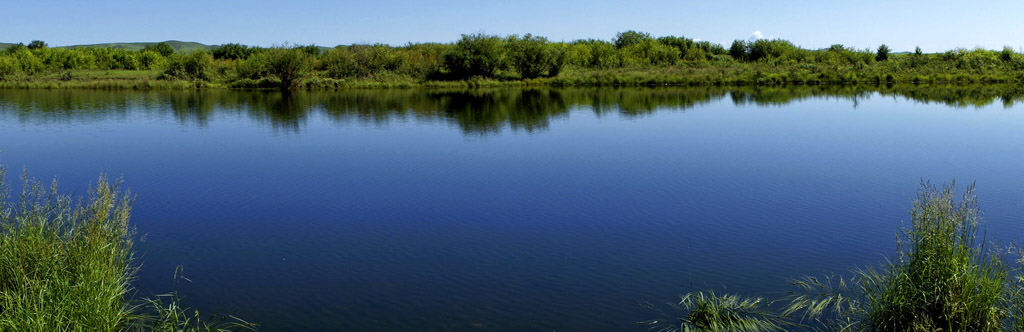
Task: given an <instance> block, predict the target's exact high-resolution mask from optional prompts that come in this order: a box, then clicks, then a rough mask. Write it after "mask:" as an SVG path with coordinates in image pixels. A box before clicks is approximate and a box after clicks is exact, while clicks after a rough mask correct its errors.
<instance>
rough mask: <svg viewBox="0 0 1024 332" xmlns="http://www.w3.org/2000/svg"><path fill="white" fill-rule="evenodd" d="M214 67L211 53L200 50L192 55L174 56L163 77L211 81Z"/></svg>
mask: <svg viewBox="0 0 1024 332" xmlns="http://www.w3.org/2000/svg"><path fill="white" fill-rule="evenodd" d="M212 67H213V56H212V55H210V52H207V51H203V50H199V51H193V52H192V53H188V54H182V55H177V56H172V57H171V58H170V63H169V64H168V65H167V69H165V70H164V73H163V75H162V77H164V78H179V79H195V80H208V79H210V76H209V70H210V69H211V68H212Z"/></svg>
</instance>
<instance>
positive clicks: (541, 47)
mask: <svg viewBox="0 0 1024 332" xmlns="http://www.w3.org/2000/svg"><path fill="white" fill-rule="evenodd" d="M508 45H509V47H508V49H509V52H508V53H509V55H510V59H511V61H512V67H513V68H515V70H516V71H517V72H519V76H520V77H522V78H537V77H540V76H541V75H549V76H557V75H558V72H559V71H561V69H562V65H563V63H564V62H565V53H564V51H563V50H562V49H561V48H558V47H554V46H552V45H550V44H549V43H548V40H547V38H544V37H537V36H533V35H530V34H527V35H525V36H523V37H521V38H520V37H519V36H511V37H509V38H508Z"/></svg>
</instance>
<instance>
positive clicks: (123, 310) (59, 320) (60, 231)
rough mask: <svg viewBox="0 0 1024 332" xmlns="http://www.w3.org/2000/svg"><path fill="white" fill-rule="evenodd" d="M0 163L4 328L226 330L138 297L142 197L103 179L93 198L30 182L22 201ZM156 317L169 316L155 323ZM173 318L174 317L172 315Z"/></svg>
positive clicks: (0, 325)
mask: <svg viewBox="0 0 1024 332" xmlns="http://www.w3.org/2000/svg"><path fill="white" fill-rule="evenodd" d="M4 175H5V169H4V168H3V167H2V166H0V331H26V332H35V331H38V332H53V331H127V330H134V331H218V330H225V329H243V328H249V327H250V326H249V325H247V324H244V322H243V323H236V322H228V323H227V324H219V325H210V324H201V325H187V324H185V325H182V324H177V325H175V326H176V327H173V328H167V327H165V326H166V325H167V324H163V322H168V321H176V322H181V321H182V316H181V315H182V314H183V313H184V312H185V310H184V309H182V308H181V307H180V304H178V302H177V301H172V302H170V303H171V305H166V306H165V305H159V306H156V305H152V306H151V304H158V303H159V304H163V302H159V300H156V299H149V300H145V299H140V300H136V299H134V295H135V289H134V288H133V287H132V285H131V283H132V281H133V280H134V278H135V274H136V271H137V269H138V264H137V263H136V262H135V259H134V256H133V252H134V251H133V249H132V246H133V238H134V236H135V233H134V230H133V228H132V227H131V226H130V225H129V219H130V215H131V209H132V203H133V201H134V197H133V196H132V195H131V193H130V192H128V191H123V190H121V189H120V183H119V182H118V181H114V182H110V181H108V180H107V179H106V178H103V177H101V178H100V179H99V181H98V182H97V183H96V185H95V187H94V188H93V189H90V191H89V195H88V196H87V197H84V198H75V197H73V196H71V195H65V194H60V193H58V190H57V183H56V181H54V182H53V183H51V184H50V185H44V184H43V183H42V182H40V181H38V180H33V179H31V178H29V177H28V176H27V175H26V176H23V177H22V186H21V188H22V189H21V190H20V192H19V193H18V197H17V199H16V200H13V201H12V199H11V196H10V194H9V193H10V191H9V189H8V186H7V184H6V183H5V182H4ZM153 317H157V318H159V317H165V318H159V319H154V318H153ZM166 317H170V318H166Z"/></svg>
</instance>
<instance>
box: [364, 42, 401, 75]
mask: <svg viewBox="0 0 1024 332" xmlns="http://www.w3.org/2000/svg"><path fill="white" fill-rule="evenodd" d="M351 50H352V59H353V61H354V64H353V65H354V68H353V71H354V74H355V75H358V76H370V75H373V74H376V73H379V72H383V71H395V70H398V68H401V67H402V62H403V58H402V56H401V54H399V53H398V52H396V51H395V50H394V49H392V48H391V46H388V45H384V44H377V45H356V46H352V47H351Z"/></svg>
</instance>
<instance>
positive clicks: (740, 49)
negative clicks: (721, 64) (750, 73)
mask: <svg viewBox="0 0 1024 332" xmlns="http://www.w3.org/2000/svg"><path fill="white" fill-rule="evenodd" d="M748 53H749V51H748V47H747V42H746V41H744V40H739V39H737V40H734V41H733V42H732V45H731V46H729V56H731V57H732V58H733V59H736V60H746V59H747V54H748Z"/></svg>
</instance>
